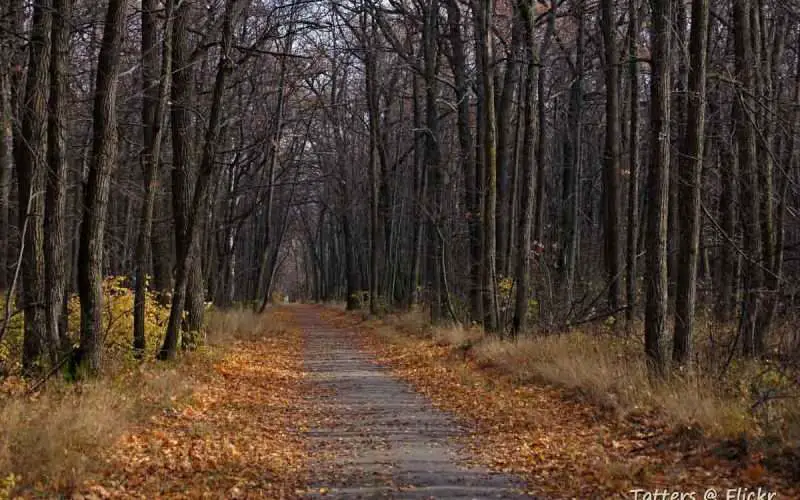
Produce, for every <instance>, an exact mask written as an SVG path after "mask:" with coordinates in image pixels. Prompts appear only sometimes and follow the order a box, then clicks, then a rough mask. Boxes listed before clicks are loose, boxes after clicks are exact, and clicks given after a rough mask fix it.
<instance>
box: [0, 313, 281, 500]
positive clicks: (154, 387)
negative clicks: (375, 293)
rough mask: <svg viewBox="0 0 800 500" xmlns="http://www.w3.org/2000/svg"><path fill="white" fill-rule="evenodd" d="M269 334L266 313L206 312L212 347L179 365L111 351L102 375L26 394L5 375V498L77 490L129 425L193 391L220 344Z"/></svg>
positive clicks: (0, 445) (0, 414) (0, 466)
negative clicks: (140, 360)
mask: <svg viewBox="0 0 800 500" xmlns="http://www.w3.org/2000/svg"><path fill="white" fill-rule="evenodd" d="M264 331H265V322H264V320H263V317H262V318H259V317H257V315H255V314H253V313H251V312H249V311H245V310H241V311H233V312H217V311H214V312H210V313H209V314H208V325H207V332H208V337H209V346H210V347H203V348H200V349H199V350H197V351H195V352H189V353H183V354H182V355H181V356H180V358H179V360H178V361H177V362H174V363H161V362H156V361H152V360H148V361H145V362H143V363H134V362H132V361H131V360H130V359H125V358H123V357H118V356H111V355H109V356H107V358H108V359H109V361H108V365H107V367H106V369H105V373H104V375H103V376H102V377H101V378H99V379H97V380H91V381H83V382H77V383H70V382H66V381H64V380H60V379H54V380H52V381H50V382H49V383H48V384H47V385H46V387H45V388H44V389H42V390H41V391H40V392H39V393H36V394H33V395H26V394H25V390H26V388H27V384H26V382H24V381H22V380H20V379H16V378H7V379H5V380H0V422H1V423H2V424H0V498H5V497H7V496H8V495H9V494H11V493H12V492H17V493H20V492H28V493H30V494H33V493H34V492H36V491H38V492H42V493H44V494H52V493H53V492H61V493H63V492H70V491H72V490H73V489H74V488H75V487H77V486H78V485H79V484H81V483H82V482H83V481H84V480H85V479H86V478H87V477H90V476H91V475H92V474H93V472H95V470H96V468H97V467H98V466H99V464H100V463H101V460H100V457H101V456H102V454H103V453H104V451H106V450H108V449H109V448H110V447H112V445H113V444H114V442H115V440H116V439H117V438H118V437H119V436H120V435H121V434H122V433H123V432H124V431H125V430H126V429H129V428H130V427H131V426H132V425H134V424H136V423H138V422H143V421H146V420H147V419H148V418H149V417H150V416H151V415H153V414H154V413H155V412H157V411H159V410H164V409H166V408H169V407H171V406H173V405H174V404H175V403H176V402H177V401H180V400H182V399H184V398H185V397H186V396H188V395H189V394H191V392H192V391H193V389H194V387H195V386H196V385H197V384H198V383H200V382H201V381H202V377H203V374H204V373H206V372H207V371H208V370H209V369H210V367H211V365H212V363H213V361H214V360H215V359H217V358H218V354H219V349H218V347H220V346H222V345H224V344H226V343H228V342H229V341H231V340H232V339H236V340H238V339H243V338H247V337H255V336H259V335H262V334H263V332H264Z"/></svg>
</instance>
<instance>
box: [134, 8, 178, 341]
mask: <svg viewBox="0 0 800 500" xmlns="http://www.w3.org/2000/svg"><path fill="white" fill-rule="evenodd" d="M173 8H174V2H173V1H172V0H166V3H165V5H164V15H165V21H164V30H163V33H164V34H163V36H164V41H163V44H162V50H161V64H160V73H159V57H158V44H157V40H158V23H157V20H156V9H157V3H156V0H144V1H143V2H142V86H143V89H142V91H143V95H144V99H143V103H142V123H143V144H144V149H143V150H142V156H141V158H142V170H143V174H144V200H143V202H142V207H141V215H140V218H139V235H138V237H137V240H136V257H135V268H136V271H135V276H136V277H135V297H134V311H133V348H134V350H135V351H137V352H142V351H144V348H145V345H146V339H145V328H144V327H145V305H146V295H147V269H148V267H149V266H148V263H149V260H150V242H151V239H152V234H153V209H154V207H155V200H156V182H157V179H158V176H159V164H160V162H161V142H162V137H163V125H164V119H165V117H166V109H167V95H168V89H169V87H170V75H171V73H172V14H173Z"/></svg>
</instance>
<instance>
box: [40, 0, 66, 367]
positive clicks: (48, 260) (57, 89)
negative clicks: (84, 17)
mask: <svg viewBox="0 0 800 500" xmlns="http://www.w3.org/2000/svg"><path fill="white" fill-rule="evenodd" d="M53 11H54V14H53V25H52V35H51V38H52V40H53V49H52V54H51V59H50V102H49V115H48V124H47V163H48V167H49V168H48V171H47V180H48V182H47V190H46V192H47V194H46V198H45V212H44V238H45V241H44V244H45V256H44V267H45V285H46V288H47V299H46V300H47V338H48V342H50V345H52V346H53V349H51V354H54V353H56V352H60V351H62V350H66V349H67V348H68V347H69V342H68V339H67V336H66V335H67V332H66V331H60V326H61V323H62V322H63V321H62V319H63V315H64V302H65V294H66V288H67V279H68V278H69V275H68V274H67V272H66V270H67V269H68V266H67V256H68V252H67V249H68V248H69V246H68V245H67V244H66V224H67V221H66V210H67V175H68V169H67V147H66V135H67V117H66V116H65V114H66V105H65V100H66V94H67V76H68V67H67V65H68V62H69V35H70V29H69V23H70V20H71V16H72V0H54V2H53ZM56 346H58V348H57V349H56ZM62 348H63V349H62ZM53 362H54V363H55V362H57V361H56V359H55V357H54V359H53Z"/></svg>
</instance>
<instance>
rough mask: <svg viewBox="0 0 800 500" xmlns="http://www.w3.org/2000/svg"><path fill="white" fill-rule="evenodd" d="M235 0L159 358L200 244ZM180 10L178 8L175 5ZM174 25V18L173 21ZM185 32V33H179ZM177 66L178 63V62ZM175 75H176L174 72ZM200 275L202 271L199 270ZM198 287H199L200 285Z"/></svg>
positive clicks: (175, 330)
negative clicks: (185, 243)
mask: <svg viewBox="0 0 800 500" xmlns="http://www.w3.org/2000/svg"><path fill="white" fill-rule="evenodd" d="M237 3H238V2H237V0H227V1H226V2H225V11H224V13H223V16H222V44H221V47H220V48H221V52H220V57H219V62H218V63H217V74H216V78H215V80H214V90H213V92H212V96H211V110H210V114H209V118H208V126H207V128H206V133H205V138H204V140H203V155H202V159H201V161H200V171H199V172H198V175H197V183H196V185H195V188H194V196H193V197H192V204H191V209H190V211H189V220H188V221H187V225H186V229H187V231H186V242H187V246H188V252H187V253H186V255H183V258H182V259H179V261H178V266H177V267H178V270H177V273H176V278H175V292H174V293H173V295H172V306H171V308H170V315H169V323H168V325H167V331H166V334H165V335H164V343H163V344H162V346H161V350H160V352H159V358H160V359H173V358H175V356H176V355H177V349H178V341H179V338H178V334H179V331H180V325H181V317H182V315H183V311H184V308H185V300H186V291H187V285H188V281H189V274H190V271H191V265H192V258H193V257H194V256H193V255H192V253H193V251H194V249H195V248H198V247H199V244H200V233H201V229H202V227H203V222H204V220H205V212H207V197H208V190H209V185H210V183H211V179H212V176H213V173H214V160H215V157H216V153H217V146H218V142H219V136H220V124H221V122H222V105H223V102H222V101H223V97H224V94H225V86H226V81H227V79H228V75H229V74H230V73H231V72H232V71H233V59H232V55H231V50H232V45H233V23H234V21H235V18H236V17H238V8H237ZM179 11H180V9H179ZM175 23H176V26H177V25H178V21H177V19H176V21H175ZM177 33H178V31H176V35H175V36H174V43H175V46H178V45H179V42H178V35H177ZM181 36H182V37H183V36H185V33H181ZM178 60H179V59H178V58H177V57H176V58H174V61H173V63H174V64H175V65H176V66H178ZM178 67H179V66H178ZM175 78H177V75H175ZM201 276H202V274H201ZM201 290H202V287H201Z"/></svg>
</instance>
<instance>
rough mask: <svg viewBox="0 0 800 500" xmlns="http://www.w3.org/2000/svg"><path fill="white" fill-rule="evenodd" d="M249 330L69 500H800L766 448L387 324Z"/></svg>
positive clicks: (318, 318)
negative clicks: (544, 380) (609, 402)
mask: <svg viewBox="0 0 800 500" xmlns="http://www.w3.org/2000/svg"><path fill="white" fill-rule="evenodd" d="M257 321H258V322H259V323H258V324H260V325H261V327H260V328H257V329H255V330H254V331H251V332H249V333H246V332H245V334H241V333H240V334H234V335H232V339H229V340H228V341H226V342H225V343H224V345H223V346H222V347H220V349H219V352H218V353H217V354H216V355H214V356H212V357H210V358H209V359H208V361H207V362H203V363H199V364H196V365H194V366H192V367H191V368H192V371H191V372H189V373H186V376H187V377H190V378H192V379H193V381H192V384H191V386H192V394H191V395H190V396H188V397H185V398H181V399H178V400H175V401H173V402H172V404H168V405H164V407H163V408H161V409H159V410H158V411H156V412H150V413H149V414H147V415H146V418H141V419H139V420H138V421H137V423H136V424H135V425H130V426H126V428H125V430H124V432H122V434H121V436H120V437H119V438H117V439H116V440H115V444H114V445H113V446H109V447H108V448H107V449H106V450H105V451H103V452H102V453H101V454H100V455H99V456H98V457H97V464H96V465H97V466H96V467H94V468H93V471H92V474H91V475H90V476H89V477H90V479H88V480H84V481H83V482H81V483H79V484H81V485H82V486H79V487H77V488H75V490H73V491H79V492H80V493H75V494H73V495H72V498H76V499H78V498H86V499H89V498H92V499H96V498H298V497H312V498H316V497H323V498H529V497H534V498H579V499H584V498H629V499H634V500H653V499H661V500H666V499H672V498H676V499H677V498H681V499H700V498H704V499H716V498H720V499H726V500H727V499H733V500H750V499H761V498H764V499H775V498H800V491H799V490H798V489H797V484H793V483H791V481H790V479H788V478H785V477H783V476H779V475H777V474H775V473H773V472H772V471H770V470H768V469H767V468H765V467H764V465H763V463H762V457H761V456H759V454H758V453H744V454H742V453H740V451H741V450H734V451H736V453H734V454H735V455H737V456H736V458H734V459H729V458H726V456H725V455H726V449H725V447H724V446H721V445H720V443H710V442H706V441H705V440H704V439H703V438H702V437H701V436H698V435H696V434H695V433H693V432H691V431H687V430H686V429H683V430H680V431H676V430H675V429H673V428H672V427H670V426H669V425H668V424H667V423H666V422H663V421H662V419H659V418H658V415H651V414H643V415H639V416H628V417H626V418H625V419H619V418H614V417H613V416H612V415H609V414H608V412H606V411H603V410H602V409H600V408H598V407H597V406H595V405H592V404H590V403H588V402H586V401H581V400H580V399H576V398H575V397H574V396H573V395H570V394H568V393H566V392H564V391H562V390H561V389H558V388H555V387H551V386H547V385H541V384H536V383H530V382H526V383H520V382H519V381H515V380H513V379H511V378H509V377H507V376H504V375H503V374H498V373H497V372H494V371H492V370H491V369H490V368H485V367H481V366H478V365H476V364H475V363H474V362H472V361H471V360H470V359H469V358H468V357H465V356H464V355H463V353H462V354H459V353H458V351H457V350H454V349H452V347H451V346H443V345H440V344H438V343H437V342H435V341H433V340H431V339H427V338H425V337H424V336H413V335H408V334H407V333H404V332H400V331H396V330H395V329H393V328H392V327H391V326H388V325H387V323H385V322H383V321H380V320H369V321H367V320H364V319H363V318H362V317H359V316H357V315H354V314H349V313H345V312H343V311H340V310H336V309H332V308H325V307H322V306H309V305H298V306H282V307H277V308H275V309H273V310H271V311H270V312H269V313H268V314H267V315H265V316H263V317H262V318H260V319H257ZM734 448H735V446H734ZM0 486H1V485H0ZM1 491H2V488H0V492H1ZM39 491H40V492H43V493H44V494H45V495H46V491H47V488H44V489H42V490H39ZM51 491H52V490H51ZM61 491H64V490H63V489H62V490H61ZM29 492H32V494H31V495H28V494H27V493H25V492H23V495H24V496H26V497H27V496H36V493H35V491H33V490H29ZM673 494H676V495H678V496H674V495H673ZM748 494H752V495H751V496H747V495H748ZM769 494H775V495H774V496H769ZM681 495H682V496H681ZM757 495H761V496H757ZM0 496H2V495H0ZM39 496H41V495H39Z"/></svg>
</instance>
